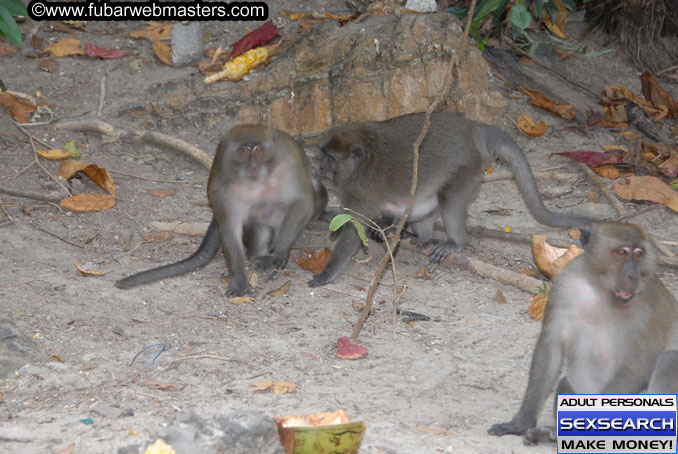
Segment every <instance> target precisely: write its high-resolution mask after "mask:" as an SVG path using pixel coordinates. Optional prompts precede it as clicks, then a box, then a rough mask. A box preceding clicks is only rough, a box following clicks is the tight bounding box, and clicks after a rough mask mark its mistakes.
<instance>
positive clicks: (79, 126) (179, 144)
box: [56, 120, 212, 169]
mask: <svg viewBox="0 0 678 454" xmlns="http://www.w3.org/2000/svg"><path fill="white" fill-rule="evenodd" d="M56 127H57V128H58V129H67V130H69V131H94V132H99V133H101V134H104V135H105V136H106V137H107V139H108V141H111V142H131V143H135V144H142V143H143V144H148V145H156V146H160V147H167V148H171V149H173V150H176V151H179V152H181V153H184V154H185V155H187V156H189V157H191V158H193V159H195V160H196V161H198V162H199V163H200V164H202V165H203V166H205V167H206V168H208V169H209V168H210V167H211V166H212V158H211V157H210V155H208V154H207V153H205V152H204V151H202V150H201V149H200V148H198V147H196V146H195V145H191V144H190V143H188V142H186V141H184V140H181V139H179V138H177V137H172V136H168V135H167V134H162V133H159V132H153V131H143V130H139V131H125V130H122V129H118V128H114V127H113V126H111V125H110V124H108V123H106V122H103V121H99V120H76V121H68V122H63V123H59V124H57V125H56Z"/></svg>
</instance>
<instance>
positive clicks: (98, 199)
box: [59, 194, 115, 212]
mask: <svg viewBox="0 0 678 454" xmlns="http://www.w3.org/2000/svg"><path fill="white" fill-rule="evenodd" d="M59 206H60V207H61V208H66V209H67V210H71V211H83V212H85V211H106V210H109V209H111V208H113V207H114V206H115V198H114V197H112V196H110V195H108V194H77V195H74V196H72V197H67V198H65V199H63V200H62V201H61V202H60V203H59Z"/></svg>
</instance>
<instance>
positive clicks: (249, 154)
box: [236, 144, 271, 180]
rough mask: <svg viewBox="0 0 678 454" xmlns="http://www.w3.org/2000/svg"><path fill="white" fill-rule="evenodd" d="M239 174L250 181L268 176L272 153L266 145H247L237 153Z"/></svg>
mask: <svg viewBox="0 0 678 454" xmlns="http://www.w3.org/2000/svg"><path fill="white" fill-rule="evenodd" d="M236 160H237V162H238V169H239V170H238V173H239V175H240V176H241V177H242V178H245V179H248V180H260V179H262V178H265V177H266V176H267V175H268V164H269V162H270V160H271V153H269V152H267V150H266V147H265V146H264V145H259V144H245V145H242V146H241V147H240V148H239V149H238V150H237V151H236Z"/></svg>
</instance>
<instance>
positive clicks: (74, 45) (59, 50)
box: [45, 38, 87, 58]
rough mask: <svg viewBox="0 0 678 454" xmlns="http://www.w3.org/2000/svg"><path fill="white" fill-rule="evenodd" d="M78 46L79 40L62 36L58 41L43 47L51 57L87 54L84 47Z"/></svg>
mask: <svg viewBox="0 0 678 454" xmlns="http://www.w3.org/2000/svg"><path fill="white" fill-rule="evenodd" d="M79 46H80V40H79V39H74V38H62V39H61V40H60V41H57V42H56V43H54V44H52V45H50V46H47V47H45V50H47V51H49V53H50V54H51V55H52V57H57V58H59V57H67V56H69V55H87V52H85V49H83V48H82V47H79Z"/></svg>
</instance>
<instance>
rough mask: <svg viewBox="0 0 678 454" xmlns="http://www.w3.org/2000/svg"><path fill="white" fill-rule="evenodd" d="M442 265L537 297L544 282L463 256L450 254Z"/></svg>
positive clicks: (407, 245)
mask: <svg viewBox="0 0 678 454" xmlns="http://www.w3.org/2000/svg"><path fill="white" fill-rule="evenodd" d="M401 244H402V247H403V248H404V249H408V250H413V251H421V249H419V248H417V247H416V246H414V245H412V244H411V243H410V242H407V241H403V242H402V243H401ZM424 252H426V251H424ZM442 263H443V264H444V265H446V266H449V267H453V268H462V269H465V270H467V271H472V272H474V273H476V274H479V275H480V276H483V277H489V278H490V279H494V280H496V281H499V282H503V283H504V284H509V285H512V286H514V287H518V288H519V289H521V290H524V291H526V292H528V293H532V294H535V295H536V294H537V293H539V290H538V287H539V286H541V285H542V284H543V282H544V281H540V280H539V279H535V278H533V277H531V276H526V275H524V274H520V273H516V272H514V271H511V270H507V269H506V268H500V267H498V266H495V265H492V264H490V263H486V262H483V261H481V260H478V259H474V258H471V257H468V256H466V255H462V254H450V255H448V256H447V257H446V258H445V260H444V261H443V262H442Z"/></svg>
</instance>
